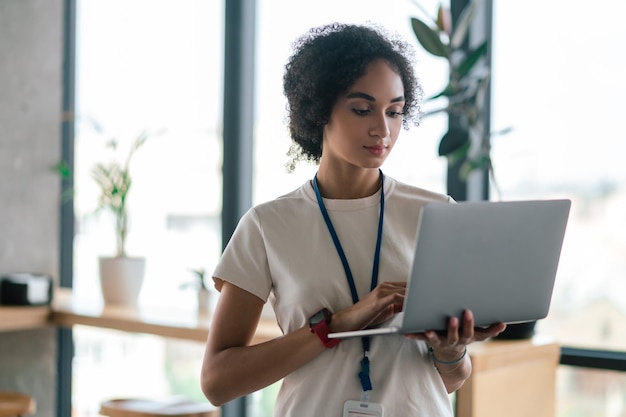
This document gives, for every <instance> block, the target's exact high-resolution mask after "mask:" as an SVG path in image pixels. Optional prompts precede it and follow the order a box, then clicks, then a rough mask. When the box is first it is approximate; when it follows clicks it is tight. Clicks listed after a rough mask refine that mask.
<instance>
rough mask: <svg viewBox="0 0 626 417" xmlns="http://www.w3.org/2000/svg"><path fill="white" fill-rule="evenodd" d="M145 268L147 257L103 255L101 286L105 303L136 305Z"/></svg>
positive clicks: (101, 259) (101, 261) (101, 260)
mask: <svg viewBox="0 0 626 417" xmlns="http://www.w3.org/2000/svg"><path fill="white" fill-rule="evenodd" d="M145 268H146V260H145V258H129V257H114V258H108V257H101V258H100V288H101V289H102V298H103V299H104V303H105V304H112V305H126V306H136V305H137V298H138V297H139V292H140V291H141V286H142V284H143V277H144V272H145Z"/></svg>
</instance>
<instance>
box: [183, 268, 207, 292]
mask: <svg viewBox="0 0 626 417" xmlns="http://www.w3.org/2000/svg"><path fill="white" fill-rule="evenodd" d="M189 271H190V272H191V273H192V274H193V276H194V278H195V279H194V280H192V281H188V282H185V283H183V284H182V285H181V286H180V287H181V289H184V288H194V289H197V290H208V289H209V287H208V286H207V284H206V272H207V271H206V269H204V268H199V269H189Z"/></svg>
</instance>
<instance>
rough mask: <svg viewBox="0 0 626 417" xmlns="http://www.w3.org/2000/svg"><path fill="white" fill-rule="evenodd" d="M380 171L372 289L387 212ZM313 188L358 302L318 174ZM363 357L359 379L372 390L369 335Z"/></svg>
mask: <svg viewBox="0 0 626 417" xmlns="http://www.w3.org/2000/svg"><path fill="white" fill-rule="evenodd" d="M379 171H380V214H379V218H378V236H377V238H376V250H375V252H374V265H373V266H372V281H371V284H370V291H372V290H374V288H376V285H378V267H379V265H380V246H381V243H382V240H383V218H384V214H385V191H384V188H385V187H384V179H385V176H384V175H383V172H382V171H381V170H379ZM313 189H314V190H315V196H316V197H317V204H318V205H319V207H320V211H321V212H322V216H323V217H324V221H325V222H326V226H328V231H329V232H330V236H331V237H332V239H333V243H334V244H335V248H336V249H337V254H338V255H339V258H340V259H341V263H342V264H343V269H344V271H345V272H346V279H347V281H348V285H349V286H350V293H351V294H352V302H353V303H354V304H356V303H357V302H358V301H359V295H358V293H357V291H356V285H355V283H354V278H353V276H352V271H351V270H350V265H349V264H348V259H347V258H346V255H345V253H344V251H343V248H342V247H341V242H340V241H339V236H337V232H336V231H335V228H334V227H333V223H332V221H331V220H330V216H329V215H328V211H327V210H326V206H324V201H323V199H322V195H321V194H320V190H319V187H318V186H317V175H315V177H313ZM361 340H362V342H363V359H362V360H361V372H359V380H360V381H361V386H362V387H363V391H364V392H366V391H371V390H372V381H371V380H370V362H369V350H370V338H369V336H367V337H363V338H362V339H361Z"/></svg>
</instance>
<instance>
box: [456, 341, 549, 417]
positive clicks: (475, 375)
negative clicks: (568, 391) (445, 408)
mask: <svg viewBox="0 0 626 417" xmlns="http://www.w3.org/2000/svg"><path fill="white" fill-rule="evenodd" d="M469 352H470V357H471V358H472V367H473V370H472V375H471V376H470V378H469V379H468V380H467V381H466V382H465V384H464V385H463V387H462V388H461V389H460V390H459V391H458V392H457V417H501V416H508V417H527V416H533V417H554V416H556V370H557V367H558V366H559V359H560V355H561V349H560V347H559V345H558V344H557V343H555V342H554V341H553V340H552V339H551V338H546V337H541V336H535V337H534V338H532V339H530V340H514V341H513V340H492V341H488V342H484V343H475V344H472V345H470V347H469Z"/></svg>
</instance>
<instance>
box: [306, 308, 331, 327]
mask: <svg viewBox="0 0 626 417" xmlns="http://www.w3.org/2000/svg"><path fill="white" fill-rule="evenodd" d="M329 317H330V311H328V309H326V308H324V309H322V310H320V311H318V312H317V313H315V314H314V315H312V316H311V318H309V326H310V327H313V326H315V325H316V324H319V323H321V322H323V321H327V320H328V318H329Z"/></svg>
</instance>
